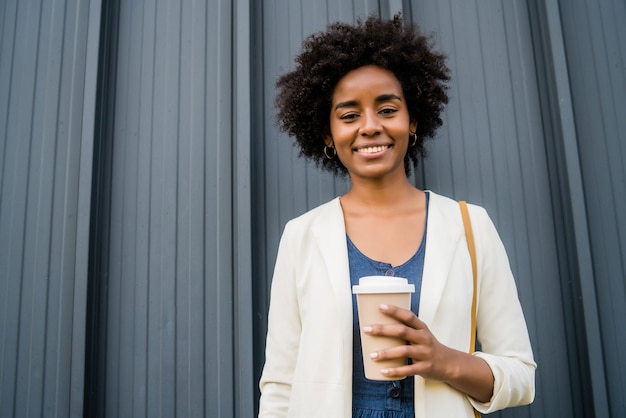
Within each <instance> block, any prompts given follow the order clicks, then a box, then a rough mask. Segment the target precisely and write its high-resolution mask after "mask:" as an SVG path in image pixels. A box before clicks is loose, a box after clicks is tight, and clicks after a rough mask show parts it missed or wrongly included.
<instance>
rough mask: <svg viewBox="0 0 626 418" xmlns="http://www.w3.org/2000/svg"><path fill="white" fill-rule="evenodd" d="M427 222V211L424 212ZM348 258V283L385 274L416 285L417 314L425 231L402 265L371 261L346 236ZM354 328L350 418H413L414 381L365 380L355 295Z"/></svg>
mask: <svg viewBox="0 0 626 418" xmlns="http://www.w3.org/2000/svg"><path fill="white" fill-rule="evenodd" d="M426 207H427V208H428V193H426ZM426 214H427V215H426V218H427V219H428V209H427V211H426ZM346 239H347V241H348V259H349V263H350V282H351V284H352V285H355V284H358V282H359V278H361V277H364V276H374V275H386V276H396V277H403V278H406V279H407V280H408V281H409V283H413V284H414V285H415V293H414V294H413V296H412V297H411V310H413V312H415V313H417V312H418V308H419V298H420V290H421V284H422V271H423V270H424V254H425V248H424V247H425V243H426V231H425V230H424V237H423V238H422V243H421V244H420V247H419V249H418V250H417V252H416V253H415V254H414V255H413V256H412V257H411V258H410V259H409V260H407V261H406V262H405V263H404V264H402V265H400V266H396V267H394V266H392V265H391V264H388V263H382V262H379V261H375V260H372V259H371V258H369V257H367V256H366V255H365V254H363V253H361V251H359V249H358V248H357V247H356V246H355V245H354V243H353V242H352V241H351V240H350V238H349V237H347V236H346ZM352 314H353V318H354V325H353V337H352V338H353V341H354V344H353V354H352V370H353V372H352V417H353V418H409V417H410V418H413V417H415V408H414V403H413V402H414V401H413V398H414V393H413V388H414V383H413V382H414V379H413V376H408V377H406V378H405V379H403V380H396V381H376V380H368V379H366V378H365V372H364V370H363V355H362V351H361V334H360V332H359V329H360V324H359V317H358V315H357V304H356V296H354V295H353V296H352Z"/></svg>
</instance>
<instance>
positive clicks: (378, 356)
mask: <svg viewBox="0 0 626 418" xmlns="http://www.w3.org/2000/svg"><path fill="white" fill-rule="evenodd" d="M369 357H370V359H372V360H374V361H381V360H392V359H398V358H406V359H409V358H410V359H411V360H413V362H416V361H422V359H430V358H432V347H430V346H424V345H410V344H405V345H398V346H395V347H391V348H386V349H384V350H379V351H374V352H372V353H369Z"/></svg>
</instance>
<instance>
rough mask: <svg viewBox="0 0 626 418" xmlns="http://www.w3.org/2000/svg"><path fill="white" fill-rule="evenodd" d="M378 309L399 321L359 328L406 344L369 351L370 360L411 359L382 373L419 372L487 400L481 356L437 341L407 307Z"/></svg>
mask: <svg viewBox="0 0 626 418" xmlns="http://www.w3.org/2000/svg"><path fill="white" fill-rule="evenodd" d="M379 309H380V311H381V312H383V313H384V314H386V315H388V316H391V317H393V318H395V319H397V320H398V321H399V322H400V323H399V324H389V325H377V324H371V325H366V326H365V327H364V328H363V331H364V332H365V333H367V334H370V335H381V336H388V337H397V338H401V339H403V340H406V341H407V343H408V344H407V345H400V346H397V347H393V348H389V349H386V350H381V351H377V352H374V353H371V354H370V358H372V360H374V361H378V360H385V359H392V358H401V357H402V358H407V359H411V360H412V361H411V364H407V365H406V366H402V367H396V368H390V369H383V370H381V372H382V373H383V374H384V375H385V376H388V377H398V378H401V377H404V376H409V375H419V376H422V377H424V378H426V379H434V380H439V381H442V382H446V383H448V384H449V385H451V386H453V387H455V388H456V389H458V390H460V391H462V392H465V393H467V394H468V395H469V396H471V397H473V398H475V399H476V400H478V401H479V402H488V401H489V399H491V395H492V393H493V374H492V372H491V368H490V367H489V366H488V365H487V363H486V362H485V361H484V360H483V359H481V358H479V357H476V356H472V355H470V354H468V353H465V352H462V351H458V350H454V349H452V348H450V347H447V346H445V345H443V344H441V343H440V342H439V341H438V340H437V339H436V338H435V336H434V335H433V334H432V332H431V331H430V330H429V329H428V326H427V325H426V324H425V323H424V322H422V321H421V320H420V319H419V318H418V317H417V316H416V315H415V314H414V313H413V312H412V311H410V310H407V309H402V308H399V307H397V306H394V305H388V306H387V305H381V306H380V307H379Z"/></svg>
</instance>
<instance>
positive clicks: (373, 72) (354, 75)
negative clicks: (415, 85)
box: [333, 65, 402, 102]
mask: <svg viewBox="0 0 626 418" xmlns="http://www.w3.org/2000/svg"><path fill="white" fill-rule="evenodd" d="M380 93H393V94H396V95H397V96H399V97H402V86H401V85H400V81H399V80H398V79H397V78H396V76H395V75H394V73H392V72H391V71H389V70H386V69H384V68H381V67H378V66H376V65H366V66H364V67H359V68H357V69H356V70H352V71H350V72H349V73H347V74H346V75H344V76H343V77H342V78H341V79H340V80H339V82H338V83H337V85H336V86H335V90H334V91H333V102H335V101H338V100H345V99H354V98H355V97H351V96H360V95H367V94H375V95H378V94H380Z"/></svg>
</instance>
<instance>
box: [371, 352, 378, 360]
mask: <svg viewBox="0 0 626 418" xmlns="http://www.w3.org/2000/svg"><path fill="white" fill-rule="evenodd" d="M370 358H372V359H373V358H378V353H372V354H370Z"/></svg>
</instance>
